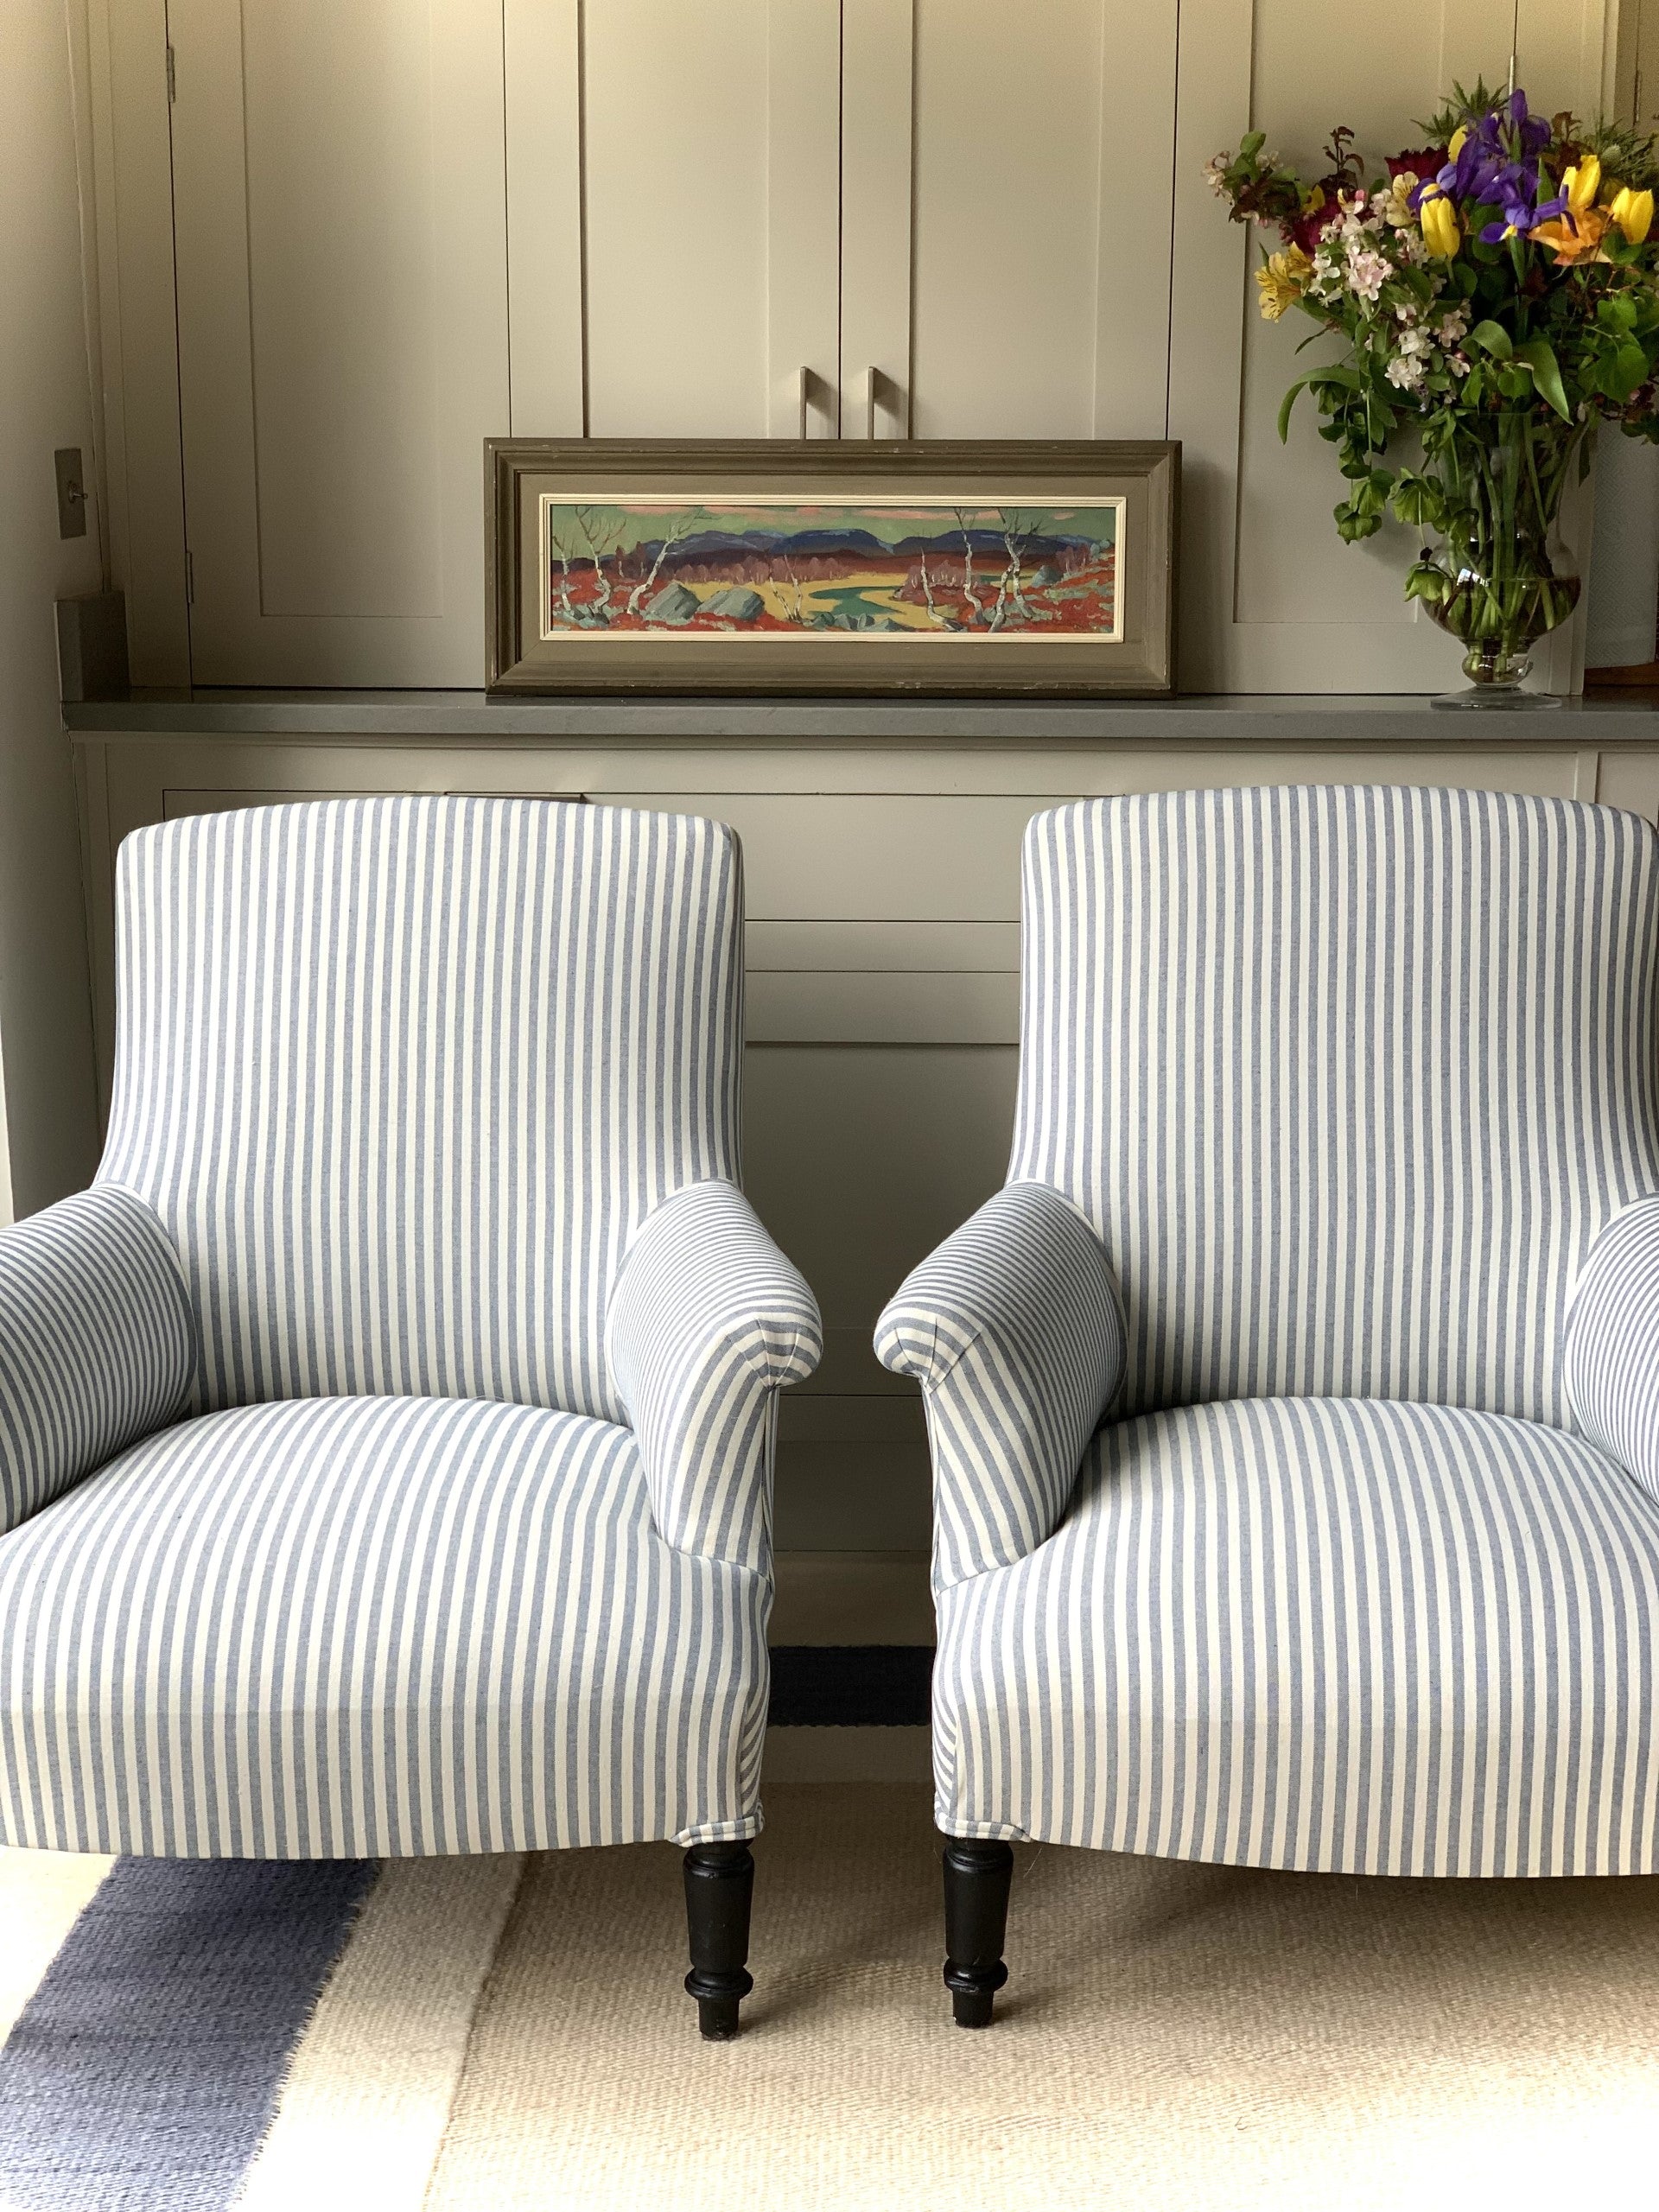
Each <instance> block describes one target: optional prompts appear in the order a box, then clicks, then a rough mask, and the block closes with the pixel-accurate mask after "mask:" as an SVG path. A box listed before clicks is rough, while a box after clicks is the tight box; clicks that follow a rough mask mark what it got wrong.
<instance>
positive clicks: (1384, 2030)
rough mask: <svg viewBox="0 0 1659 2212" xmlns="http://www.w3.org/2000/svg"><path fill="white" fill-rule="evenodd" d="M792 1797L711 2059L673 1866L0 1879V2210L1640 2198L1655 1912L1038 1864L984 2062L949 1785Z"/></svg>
mask: <svg viewBox="0 0 1659 2212" xmlns="http://www.w3.org/2000/svg"><path fill="white" fill-rule="evenodd" d="M801 1733H806V1732H801ZM837 1733H844V1734H845V1735H847V1736H848V1737H855V1736H862V1737H863V1738H865V1739H866V1743H867V1745H868V1742H869V1739H871V1738H874V1737H877V1736H885V1737H890V1738H900V1737H903V1738H910V1737H912V1736H925V1732H924V1731H919V1730H918V1731H909V1730H896V1729H895V1730H889V1731H874V1730H863V1731H860V1730H847V1731H844V1732H837ZM905 1748H906V1751H907V1752H908V1751H910V1750H911V1749H912V1746H911V1745H909V1744H908V1743H906V1746H905ZM769 1776H770V1778H769V1782H768V1800H769V1821H768V1827H767V1829H766V1834H765V1836H764V1837H763V1838H762V1839H761V1840H760V1844H759V1845H758V1846H757V1850H756V1857H757V1860H758V1863H759V1869H760V1872H759V1878H758V1884H757V1892H756V1908H755V1922H754V1930H753V1954H752V1960H751V1963H752V1966H753V1971H754V1974H755V1979H756V1988H755V1993H754V1995H753V1998H752V1999H750V2000H749V2002H748V2004H747V2005H746V2007H745V2027H744V2031H743V2033H742V2035H741V2037H739V2038H738V2040H737V2041H736V2042H735V2043H733V2044H704V2043H702V2041H701V2040H700V2039H699V2037H697V2034H696V2025H695V2014H694V2011H693V2008H692V2006H691V2005H690V2000H689V1999H687V1998H686V1997H685V1996H684V1994H683V1992H682V1990H681V1988H680V1986H679V1984H680V1978H681V1975H682V1974H683V1957H684V1954H683V1943H684V1934H683V1918H682V1899H681V1884H680V1873H679V1854H678V1853H677V1851H675V1850H674V1849H673V1848H672V1847H668V1846H656V1845H653V1846H650V1847H639V1848H635V1849H632V1850H626V1851H614V1850H613V1851H589V1852H572V1853H559V1854H552V1855H549V1856H541V1857H531V1858H530V1859H524V1860H519V1859H448V1860H444V1859H435V1860H406V1861H402V1862H394V1863H392V1864H390V1865H388V1866H386V1867H385V1869H383V1870H382V1872H380V1874H379V1877H378V1880H373V1879H372V1870H368V1869H362V1870H355V1871H353V1870H351V1869H341V1870H333V1871H331V1870H329V1869H327V1868H321V1869H316V1870H306V1869H303V1868H301V1869H292V1868H290V1869H287V1870H282V1869H278V1870H258V1869H250V1868H247V1867H245V1866H244V1867H239V1868H238V1867H235V1866H231V1867H212V1866H208V1867H202V1866H194V1867H193V1866H189V1865H188V1863H183V1864H181V1862H136V1861H121V1862H116V1863H113V1864H112V1863H111V1862H109V1861H106V1860H105V1861H97V1860H79V1859H61V1858H56V1857H54V1856H53V1855H51V1854H47V1853H29V1852H6V1853H0V1925H3V1929H4V1939H3V1940H0V2033H3V2031H4V2030H5V2029H6V2028H7V2027H9V2026H10V2025H11V2024H12V2023H13V2022H14V2021H15V2022H16V2031H15V2032H14V2034H13V2036H12V2039H11V2041H10V2044H8V2046H7V2049H6V2051H5V2054H4V2055H3V2056H0V2205H3V2207H4V2212H294V2208H296V2207H300V2208H303V2212H566V2208H572V2209H574V2208H576V2207H581V2208H582V2212H610V2208H612V2207H615V2208H619V2212H620V2208H626V2209H627V2212H632V2208H635V2207H646V2208H651V2212H715V2208H716V2207H718V2208H720V2212H731V2208H734V2207H753V2208H755V2212H842V2208H845V2212H867V2209H868V2212H875V2208H880V2212H980V2209H981V2208H985V2209H986V2212H1071V2208H1072V2207H1077V2208H1079V2212H1082V2208H1084V2207H1087V2208H1088V2212H1236V2208H1249V2207H1254V2206H1262V2207H1264V2208H1265V2207H1272V2208H1273V2212H1303V2209H1304V2208H1306V2212H1314V2208H1317V2209H1318V2212H1332V2208H1338V2212H1397V2209H1399V2208H1404V2212H1440V2208H1446V2209H1447V2212H1449V2209H1450V2208H1452V2207H1454V2206H1455V2207H1457V2208H1458V2212H1471V2208H1472V2209H1473V2212H1482V2209H1484V2207H1487V2206H1489V2205H1490V2206H1502V2207H1503V2212H1529V2208H1533V2207H1539V2208H1541V2207H1544V2206H1550V2207H1552V2208H1553V2207H1556V2206H1561V2205H1573V2204H1577V2203H1582V2202H1595V2201H1598V2200H1599V2201H1602V2202H1610V2203H1618V2204H1620V2205H1627V2204H1628V2205H1637V2206H1641V2205H1647V2204H1650V2203H1652V2202H1655V2199H1656V2196H1659V2187H1656V2181H1655V2173H1656V2168H1659V2056H1656V2052H1659V2035H1656V2020H1659V1878H1643V1879H1632V1880H1605V1881H1579V1882H1556V1883H1475V1882H1468V1883H1454V1882H1442V1883H1432V1882H1409V1881H1388V1880H1383V1879H1376V1878H1347V1877H1338V1876H1329V1875H1325V1876H1317V1875H1286V1874H1262V1873H1255V1872H1242V1871H1238V1870H1233V1869H1227V1868H1219V1867H1205V1866H1182V1865H1174V1864H1167V1863H1163V1862H1160V1861H1156V1860H1150V1859H1128V1858H1120V1857H1114V1856H1111V1855H1109V1854H1102V1853H1081V1852H1073V1851H1065V1850H1059V1849H1055V1848H1044V1847H1037V1846H1026V1847H1020V1848H1019V1849H1018V1850H1017V1852H1016V1861H1017V1867H1016V1875H1015V1885H1014V1910H1013V1916H1012V1922H1011V1926H1010V1931H1009V1944H1008V1961H1009V1965H1010V1967H1011V1970H1012V1980H1011V1981H1010V1983H1009V1986H1008V1989H1007V1993H1005V1996H1004V1997H1003V1999H1001V2000H1000V2005H999V2016H998V2018H997V2022H996V2024H995V2026H994V2027H993V2028H991V2029H990V2030H988V2031H986V2032H984V2033H981V2034H971V2033H965V2032H963V2031H961V2030H958V2029H957V2028H955V2027H953V2026H952V2025H951V2024H950V2012H949V2007H948V2004H947V2001H946V1998H945V1994H944V1989H943V1987H942V1986H941V1984H940V1981H939V1957H940V1928H939V1915H938V1888H939V1876H938V1860H937V1856H936V1845H935V1841H934V1838H933V1834H932V1830H931V1818H930V1808H929V1802H928V1790H927V1787H926V1785H925V1783H921V1782H918V1781H914V1780H909V1779H901V1780H887V1781H881V1780H870V1779H868V1778H862V1779H860V1778H855V1777H853V1776H852V1774H851V1772H850V1767H849V1777H848V1778H846V1779H843V1780H841V1781H838V1782H836V1783H824V1782H823V1781H819V1782H817V1783H789V1782H787V1781H785V1779H784V1778H783V1777H782V1776H781V1774H780V1773H779V1771H778V1770H777V1768H776V1767H775V1766H773V1767H772V1768H771V1769H770V1770H769ZM342 1883H343V1884H344V1886H343V1887H342ZM250 1884H252V1885H254V1891H257V1898H258V1900H259V1903H258V1910H257V1912H256V1913H255V1914H254V1916H252V1917H250V1916H249V1914H248V1911H247V1910H246V1909H245V1907H243V1906H238V1904H236V1903H235V1898H236V1897H238V1896H239V1895H241V1894H242V1893H243V1892H244V1891H249V1885H250ZM273 1884H274V1885H275V1886H274V1887H272V1886H271V1885H273ZM353 1885H355V1887H353ZM336 1892H338V1894H336ZM249 1893H250V1894H253V1891H250V1892H249ZM285 1898H287V1899H289V1902H287V1903H284V1902H283V1899H285ZM283 1912H286V1913H288V1914H289V1916H290V1922H291V1925H289V1923H283V1924H281V1925H279V1924H278V1921H279V1919H280V1915H281V1914H282V1913H283ZM284 1925H288V1926H289V1933H288V1934H287V1935H284V1933H283V1926H284ZM290 1938H291V1939H292V1940H290ZM301 1938H304V1942H302V1941H301V1940H300V1939H301ZM307 1944H308V1945H309V1950H308V1953H307V1956H308V1960H309V1963H308V1964H305V1963H303V1962H301V1963H296V1958H297V1954H298V1953H299V1952H300V1951H302V1950H304V1949H305V1948H306V1945H307ZM273 1946H274V1948H273ZM254 1961H263V1963H261V1964H259V1965H258V1966H257V1971H256V1970H255V1967H254ZM284 2008H286V2009H284ZM278 2014H281V2016H282V2019H286V2020H289V2022H291V2029H283V2030H282V2034H281V2036H280V2037H278V2039H277V2041H275V2042H273V2040H272V2037H273V2035H274V2034H276V2032H277V2030H278V2029H281V2028H282V2019H279V2018H277V2016H278ZM232 2062H234V2063H232Z"/></svg>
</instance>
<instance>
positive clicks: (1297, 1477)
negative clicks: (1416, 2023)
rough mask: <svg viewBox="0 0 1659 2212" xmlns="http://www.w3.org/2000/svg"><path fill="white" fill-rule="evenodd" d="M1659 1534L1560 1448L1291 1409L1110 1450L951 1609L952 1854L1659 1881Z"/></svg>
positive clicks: (1127, 1438) (939, 1726)
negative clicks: (978, 1849)
mask: <svg viewBox="0 0 1659 2212" xmlns="http://www.w3.org/2000/svg"><path fill="white" fill-rule="evenodd" d="M1656 1618H1659V1505H1656V1503H1655V1502H1654V1500H1653V1499H1652V1498H1650V1497H1648V1496H1647V1495H1646V1494H1645V1492H1643V1491H1641V1490H1639V1489H1638V1488H1637V1485H1636V1484H1634V1483H1633V1482H1632V1481H1631V1480H1630V1478H1629V1477H1628V1476H1627V1475H1626V1474H1624V1472H1623V1471H1622V1470H1620V1469H1619V1468H1618V1466H1616V1465H1614V1463H1613V1462H1612V1461H1611V1459H1607V1458H1605V1457H1604V1456H1603V1455H1602V1454H1601V1453H1600V1452H1598V1451H1596V1450H1595V1449H1594V1448H1593V1447H1592V1446H1590V1445H1588V1444H1586V1443H1585V1442H1583V1441H1581V1440H1579V1439H1577V1438H1575V1437H1573V1436H1571V1435H1568V1434H1567V1433H1563V1432H1562V1431H1560V1430H1556V1429H1551V1428H1545V1427H1539V1426H1535V1425H1534V1424H1532V1423H1530V1422H1527V1421H1516V1420H1510V1419H1508V1418H1505V1417H1503V1416H1500V1415H1494V1414H1480V1413H1470V1412H1464V1411H1459V1410H1456V1409H1453V1408H1445V1407H1438V1406H1421V1405H1410V1404H1402V1403H1385V1402H1360V1401H1357V1400H1352V1399H1317V1398H1303V1399H1294V1398H1291V1399H1273V1398H1262V1399H1255V1400H1245V1401H1238V1402H1230V1403H1225V1404H1218V1405H1205V1406H1191V1407H1183V1408H1178V1409H1175V1410H1173V1411H1168V1412H1164V1413H1159V1414H1148V1415H1146V1416H1144V1417H1142V1418H1141V1419H1138V1420H1135V1421H1124V1422H1121V1423H1118V1424H1115V1425H1113V1426H1110V1427H1106V1428H1103V1429H1102V1430H1101V1431H1100V1432H1099V1433H1097V1434H1096V1437H1095V1439H1094V1440H1093V1442H1092V1443H1091V1445H1090V1447H1089V1451H1088V1453H1087V1454H1086V1456H1085V1459H1084V1467H1083V1470H1082V1472H1081V1474H1080V1476H1079V1478H1078V1482H1077V1490H1076V1493H1075V1495H1074V1497H1073V1501H1072V1503H1071V1507H1070V1509H1069V1510H1068V1513H1067V1516H1066V1518H1065V1521H1064V1522H1062V1524H1061V1526H1060V1528H1059V1529H1058V1530H1057V1531H1056V1533H1055V1534H1054V1535H1053V1536H1052V1537H1051V1538H1050V1539H1049V1541H1047V1542H1046V1544H1044V1545H1043V1546H1042V1547H1041V1548H1039V1550H1038V1551H1036V1552H1035V1553H1033V1554H1032V1555H1031V1556H1030V1557H1028V1558H1027V1559H1024V1560H1019V1561H1018V1562H1016V1563H1015V1564H1014V1565H1013V1566H1010V1567H999V1568H997V1569H995V1570H994V1571H992V1572H991V1573H985V1574H981V1575H976V1576H974V1577H972V1578H971V1579H969V1580H965V1581H963V1582H959V1583H957V1584H956V1585H955V1586H952V1587H950V1588H949V1589H947V1590H945V1591H944V1592H943V1593H942V1594H941V1599H940V1621H939V1647H940V1648H939V1657H938V1666H937V1668H936V1670H935V1675H934V1719H935V1738H934V1742H935V1759H936V1764H937V1770H938V1816H939V1822H940V1825H941V1827H944V1828H945V1829H946V1830H947V1832H949V1833H952V1834H958V1835H990V1836H1017V1835H1027V1836H1033V1837H1040V1838H1045V1839H1047V1840H1052V1841H1054V1842H1057V1843H1069V1844H1083V1845H1088V1846H1092V1847H1096V1848H1099V1849H1109V1850H1121V1851H1135V1852H1146V1853H1153V1854H1154V1855H1157V1856H1160V1857H1166V1858H1179V1859H1209V1860H1217V1861H1221V1862H1224V1863H1228V1864H1233V1865H1242V1866H1284V1867H1300V1868H1326V1869H1332V1870H1342V1871H1346V1872H1368V1873H1398V1874H1571V1873H1633V1872H1649V1871H1652V1870H1653V1869H1654V1868H1655V1867H1656V1866H1659V1848H1656V1788H1659V1756H1656V1751H1659V1747H1656V1745H1655V1743H1654V1736H1655V1722H1656V1719H1659V1702H1656V1694H1655V1693H1656V1681H1655V1653H1654V1642H1655V1637H1654V1629H1655V1622H1656Z"/></svg>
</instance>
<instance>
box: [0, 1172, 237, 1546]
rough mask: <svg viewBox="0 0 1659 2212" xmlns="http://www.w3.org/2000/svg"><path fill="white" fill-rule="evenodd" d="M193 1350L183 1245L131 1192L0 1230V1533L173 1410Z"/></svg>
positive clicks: (88, 1199)
mask: <svg viewBox="0 0 1659 2212" xmlns="http://www.w3.org/2000/svg"><path fill="white" fill-rule="evenodd" d="M194 1362H195V1329H194V1322H193V1320H192V1318H191V1309H190V1299H189V1294H188V1291H187V1290H186V1288H185V1281H184V1273H183V1269H182V1268H181V1266H180V1264H179V1259H178V1255H177V1253H176V1252H175V1250H174V1249H173V1241H172V1239H171V1237H170V1236H168V1233H167V1230H165V1229H164V1228H163V1226H162V1223H161V1221H160V1219H159V1217H157V1216H156V1214H155V1213H154V1212H153V1211H151V1209H150V1208H149V1206H148V1205H145V1203H144V1201H143V1199H142V1198H138V1197H137V1195H136V1194H135V1193H134V1192H130V1191H126V1190H123V1189H122V1188H121V1187H120V1186H119V1185H117V1184H113V1183H100V1184H98V1185H95V1186H94V1187H93V1188H92V1190H90V1191H86V1192H82V1193H81V1194H80V1195H79V1197H78V1198H65V1199H63V1200H62V1201H60V1204H58V1205H54V1206H48V1207H47V1209H46V1210H45V1211H44V1212H43V1213H37V1214H32V1215H30V1217H29V1219H28V1220H27V1221H21V1222H19V1223H17V1224H16V1226H15V1227H13V1228H10V1229H6V1230H0V1535H3V1533H4V1532H5V1531H6V1530H7V1529H15V1528H16V1526H17V1524H18V1522H20V1521H26V1520H27V1519H28V1518H29V1515H30V1514H32V1513H37V1512H38V1511H39V1510H40V1509H41V1506H43V1505H47V1504H49V1503H51V1501H52V1500H53V1499H54V1497H60V1496H61V1494H62V1493H63V1492H64V1491H67V1490H68V1489H69V1488H70V1487H71V1486H72V1485H73V1484H75V1483H77V1482H79V1480H80V1479H81V1478H82V1477H83V1476H84V1475H87V1474H90V1473H91V1472H92V1470H93V1469H94V1468H96V1467H99V1466H101V1465H103V1463H104V1462H105V1460H106V1459H110V1458H111V1457H112V1455H113V1454H114V1453H116V1452H118V1451H120V1450H121V1449H122V1447H123V1446H125V1445H128V1444H130V1443H132V1442H133V1441H134V1440H135V1439H137V1438H138V1437H141V1436H144V1435H147V1434H148V1433H149V1431H150V1430H152V1429H156V1428H160V1427H162V1425H163V1424H164V1423H165V1422H167V1421H170V1420H171V1419H172V1417H173V1415H174V1414H175V1413H176V1412H177V1411H178V1409H179V1407H180V1405H181V1403H182V1402H183V1399H184V1395H185V1393H186V1391H187V1390H188V1388H189V1384H190V1376H191V1372H192V1370H193V1368H194Z"/></svg>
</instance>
